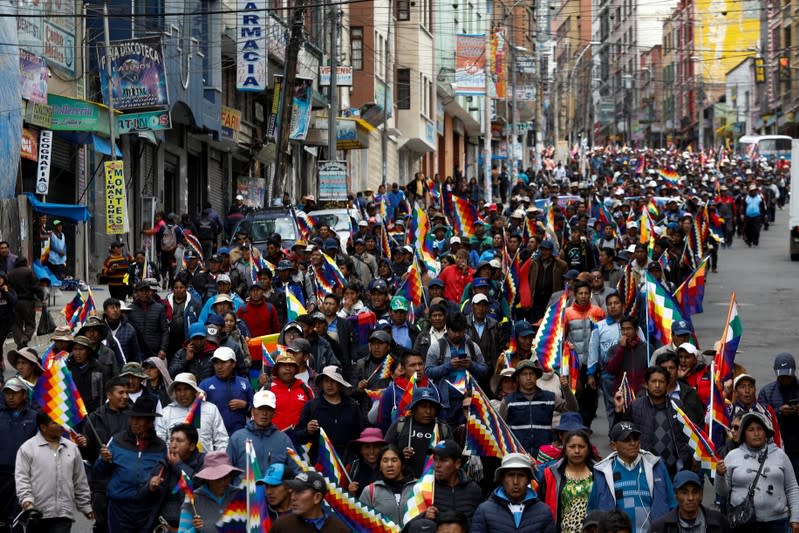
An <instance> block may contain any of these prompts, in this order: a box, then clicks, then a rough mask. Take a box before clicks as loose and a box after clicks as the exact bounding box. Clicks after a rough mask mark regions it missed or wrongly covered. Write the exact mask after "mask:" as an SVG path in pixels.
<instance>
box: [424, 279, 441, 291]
mask: <svg viewBox="0 0 799 533" xmlns="http://www.w3.org/2000/svg"><path fill="white" fill-rule="evenodd" d="M430 287H441V288H442V289H443V288H444V281H443V280H440V279H438V278H435V279H431V280H430V283H428V284H427V288H428V289H429V288H430Z"/></svg>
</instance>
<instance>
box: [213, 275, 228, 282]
mask: <svg viewBox="0 0 799 533" xmlns="http://www.w3.org/2000/svg"><path fill="white" fill-rule="evenodd" d="M216 282H217V283H230V276H229V275H227V274H219V275H218V276H217V277H216Z"/></svg>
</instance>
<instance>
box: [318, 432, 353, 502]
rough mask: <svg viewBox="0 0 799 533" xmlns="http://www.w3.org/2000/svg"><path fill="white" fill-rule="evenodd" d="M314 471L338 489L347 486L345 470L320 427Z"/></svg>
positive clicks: (347, 479)
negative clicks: (334, 484)
mask: <svg viewBox="0 0 799 533" xmlns="http://www.w3.org/2000/svg"><path fill="white" fill-rule="evenodd" d="M316 470H317V471H318V472H319V473H320V474H322V475H323V476H325V477H326V478H327V479H330V480H331V481H333V482H334V483H336V484H337V485H338V486H340V487H345V488H346V487H348V486H349V481H350V478H349V476H348V475H347V470H346V469H345V468H344V464H343V463H342V462H341V459H339V456H338V454H337V453H336V449H335V448H334V447H333V443H332V442H331V441H330V437H328V436H327V433H325V430H324V428H321V427H320V428H319V453H318V454H317V459H316ZM345 482H346V483H345Z"/></svg>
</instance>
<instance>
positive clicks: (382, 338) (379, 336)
mask: <svg viewBox="0 0 799 533" xmlns="http://www.w3.org/2000/svg"><path fill="white" fill-rule="evenodd" d="M373 340H374V341H378V342H385V343H386V344H391V336H390V335H389V334H388V333H386V332H385V331H383V330H381V329H376V330H374V331H373V332H372V333H371V334H370V335H369V342H372V341H373Z"/></svg>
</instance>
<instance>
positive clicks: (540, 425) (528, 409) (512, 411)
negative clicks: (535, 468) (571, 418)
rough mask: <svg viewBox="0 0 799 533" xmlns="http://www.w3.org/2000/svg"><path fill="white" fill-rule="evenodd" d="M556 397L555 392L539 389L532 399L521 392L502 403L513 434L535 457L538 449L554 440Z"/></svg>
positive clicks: (508, 397)
mask: <svg viewBox="0 0 799 533" xmlns="http://www.w3.org/2000/svg"><path fill="white" fill-rule="evenodd" d="M555 403H556V397H555V393H554V392H550V391H545V390H541V389H538V390H536V392H535V394H534V395H533V397H532V398H528V397H527V396H525V395H524V393H522V392H521V391H516V392H514V393H513V394H511V395H509V396H506V397H505V398H504V400H503V403H502V408H503V409H505V408H506V409H507V410H506V411H504V412H505V421H506V422H507V423H508V426H510V429H511V431H513V434H514V435H516V438H517V439H519V442H520V443H521V444H522V446H524V449H525V450H527V453H529V454H530V455H532V456H533V457H535V456H536V455H537V454H538V448H540V447H541V446H543V445H544V444H550V443H551V442H552V441H553V440H554V433H553V431H552V416H553V415H554V414H555Z"/></svg>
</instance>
